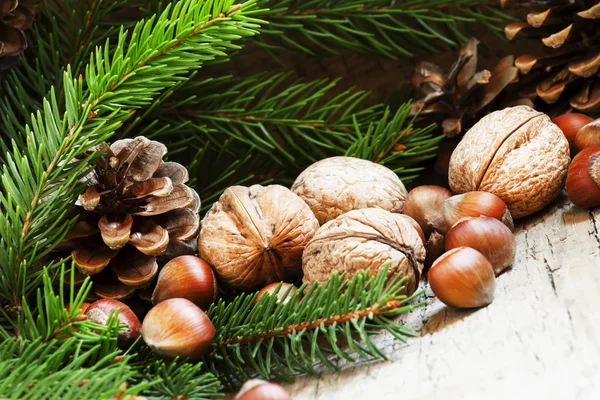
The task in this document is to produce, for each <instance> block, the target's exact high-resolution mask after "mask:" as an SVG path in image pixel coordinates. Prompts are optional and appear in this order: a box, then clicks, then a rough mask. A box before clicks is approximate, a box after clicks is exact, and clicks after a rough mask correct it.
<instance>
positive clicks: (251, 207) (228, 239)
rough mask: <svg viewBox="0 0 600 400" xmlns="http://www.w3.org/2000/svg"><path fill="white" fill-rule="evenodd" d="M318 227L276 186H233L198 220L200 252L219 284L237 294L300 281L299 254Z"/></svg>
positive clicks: (292, 197)
mask: <svg viewBox="0 0 600 400" xmlns="http://www.w3.org/2000/svg"><path fill="white" fill-rule="evenodd" d="M317 229H319V223H318V222H317V219H316V218H315V216H314V214H313V213H312V211H311V210H310V208H309V207H308V206H307V205H306V203H304V201H302V199H301V198H299V197H298V196H296V195H295V194H294V193H292V192H291V191H290V190H289V189H287V188H285V187H283V186H279V185H271V186H266V187H264V186H260V185H254V186H251V187H249V188H248V187H244V186H233V187H230V188H228V189H227V190H225V192H224V193H223V194H222V195H221V197H220V198H219V201H218V202H216V203H215V204H214V205H213V206H212V208H211V209H210V211H209V212H208V213H207V214H206V216H205V217H204V219H203V220H202V228H201V230H200V237H199V239H198V249H199V252H200V255H201V257H202V258H204V259H205V260H206V261H207V262H208V263H209V264H211V265H212V266H213V267H214V270H215V273H216V274H217V276H218V277H219V280H220V281H221V282H222V283H224V284H225V285H227V286H229V287H231V288H233V289H237V290H252V289H260V288H262V287H263V286H265V285H267V284H269V283H272V282H280V281H284V280H285V281H289V280H291V279H295V278H299V277H300V276H301V273H302V251H303V250H304V247H305V246H306V244H307V243H308V242H309V241H310V239H312V238H313V236H314V235H315V233H316V231H317Z"/></svg>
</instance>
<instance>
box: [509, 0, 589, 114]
mask: <svg viewBox="0 0 600 400" xmlns="http://www.w3.org/2000/svg"><path fill="white" fill-rule="evenodd" d="M503 6H505V7H516V8H517V9H519V8H525V9H527V10H533V11H532V12H530V13H529V14H527V22H526V23H525V22H515V23H511V24H509V25H507V26H506V27H505V28H504V33H505V34H506V37H507V38H508V39H509V40H515V39H525V40H528V42H527V49H528V50H527V54H523V55H520V56H519V57H517V59H516V60H515V66H516V67H517V68H519V71H520V72H521V74H522V75H524V78H523V79H522V81H521V83H520V87H521V95H522V96H527V97H529V98H531V99H536V98H540V99H542V100H543V101H544V102H545V103H546V104H553V105H554V104H557V105H560V103H561V102H563V100H564V102H565V103H567V102H568V103H569V105H570V106H571V107H573V108H574V109H576V110H579V111H581V112H585V113H597V112H600V75H599V68H600V2H598V1H597V0H577V1H572V0H527V1H525V0H505V1H503Z"/></svg>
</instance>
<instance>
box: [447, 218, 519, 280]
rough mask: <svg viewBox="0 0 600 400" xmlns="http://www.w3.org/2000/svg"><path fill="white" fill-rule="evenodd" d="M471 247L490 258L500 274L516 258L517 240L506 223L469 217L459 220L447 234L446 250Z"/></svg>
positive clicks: (496, 271) (495, 269)
mask: <svg viewBox="0 0 600 400" xmlns="http://www.w3.org/2000/svg"><path fill="white" fill-rule="evenodd" d="M456 247H471V248H472V249H475V250H477V251H478V252H480V253H481V254H483V255H484V256H485V258H487V259H488V261H489V262H490V263H491V264H492V268H494V272H495V273H496V274H499V273H500V272H502V271H503V270H504V269H506V267H508V266H509V265H510V264H512V262H513V261H514V259H515V254H516V253H517V242H516V241H515V235H513V233H512V232H511V231H510V229H508V227H507V226H506V225H504V224H503V223H502V222H500V221H498V220H497V219H495V218H489V217H484V216H482V217H479V218H473V217H467V218H463V219H462V220H460V221H458V222H457V223H456V224H455V225H454V226H453V227H452V229H450V231H449V232H448V233H447V234H446V251H450V250H452V249H454V248H456Z"/></svg>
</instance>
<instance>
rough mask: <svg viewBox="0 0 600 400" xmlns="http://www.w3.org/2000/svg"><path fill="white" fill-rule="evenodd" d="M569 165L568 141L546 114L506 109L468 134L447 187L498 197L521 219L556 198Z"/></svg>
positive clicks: (455, 156)
mask: <svg viewBox="0 0 600 400" xmlns="http://www.w3.org/2000/svg"><path fill="white" fill-rule="evenodd" d="M569 161H570V158H569V143H568V142H567V139H566V138H565V137H564V135H563V133H562V131H561V130H560V128H558V126H556V125H555V124H554V123H552V121H551V120H550V118H549V117H548V116H547V115H545V114H543V113H541V112H538V111H535V110H533V109H532V108H529V107H527V106H518V107H511V108H505V109H504V110H500V111H495V112H493V113H491V114H489V115H488V116H486V117H485V118H482V119H481V120H480V121H479V122H478V123H477V124H475V126H473V127H472V128H471V129H470V130H469V131H468V132H467V133H466V134H465V136H464V138H463V139H462V141H461V142H460V143H459V144H458V146H457V147H456V150H455V151H454V153H453V154H452V157H451V159H450V169H449V174H448V175H449V183H450V187H451V188H452V190H454V191H455V192H457V193H465V192H470V191H474V190H481V191H485V192H491V193H494V194H495V195H497V196H498V197H500V198H501V199H502V200H504V202H505V203H506V205H507V206H508V208H509V209H510V211H511V213H512V215H513V217H514V218H520V217H524V216H526V215H529V214H533V213H534V212H536V211H539V210H541V209H542V208H544V207H545V206H546V205H548V204H549V203H551V202H552V200H554V199H555V198H556V197H557V196H558V194H559V193H560V191H561V190H562V187H563V183H564V181H565V178H566V176H567V168H568V166H569Z"/></svg>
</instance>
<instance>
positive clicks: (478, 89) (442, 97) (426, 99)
mask: <svg viewBox="0 0 600 400" xmlns="http://www.w3.org/2000/svg"><path fill="white" fill-rule="evenodd" d="M478 44H479V41H478V40H477V39H475V38H471V39H469V40H468V41H467V42H466V43H465V44H464V45H463V47H462V48H461V50H460V53H459V55H458V59H457V60H456V62H455V63H454V64H453V65H452V67H451V68H450V71H449V72H448V74H445V73H444V71H442V69H441V68H440V67H438V66H437V65H435V64H432V63H429V62H421V63H419V64H418V65H417V68H416V69H415V72H414V73H413V77H412V83H413V86H414V87H415V89H416V90H417V92H418V93H419V94H420V95H422V96H423V97H422V98H420V99H419V100H417V101H415V102H414V103H413V107H412V110H411V115H412V116H414V115H417V113H418V115H419V116H418V120H419V121H420V122H421V123H426V124H429V123H433V122H435V123H440V124H441V126H442V129H443V131H444V134H445V135H446V136H447V137H454V136H457V135H459V134H460V133H461V132H463V131H465V130H466V129H467V128H468V127H469V126H470V125H471V124H472V123H474V122H475V121H476V118H477V116H478V115H479V114H480V113H482V111H483V110H484V109H485V108H486V107H487V106H488V105H489V104H490V103H491V102H492V101H493V100H494V99H496V98H497V97H498V95H499V94H500V93H501V92H502V91H503V90H504V89H505V88H506V86H508V85H509V84H510V83H512V82H513V81H515V80H516V79H517V76H518V71H517V69H516V68H515V67H514V66H513V58H512V57H506V58H504V59H502V60H500V61H499V62H498V64H496V66H495V67H494V68H493V69H492V70H491V71H488V70H481V71H477V46H478Z"/></svg>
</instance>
